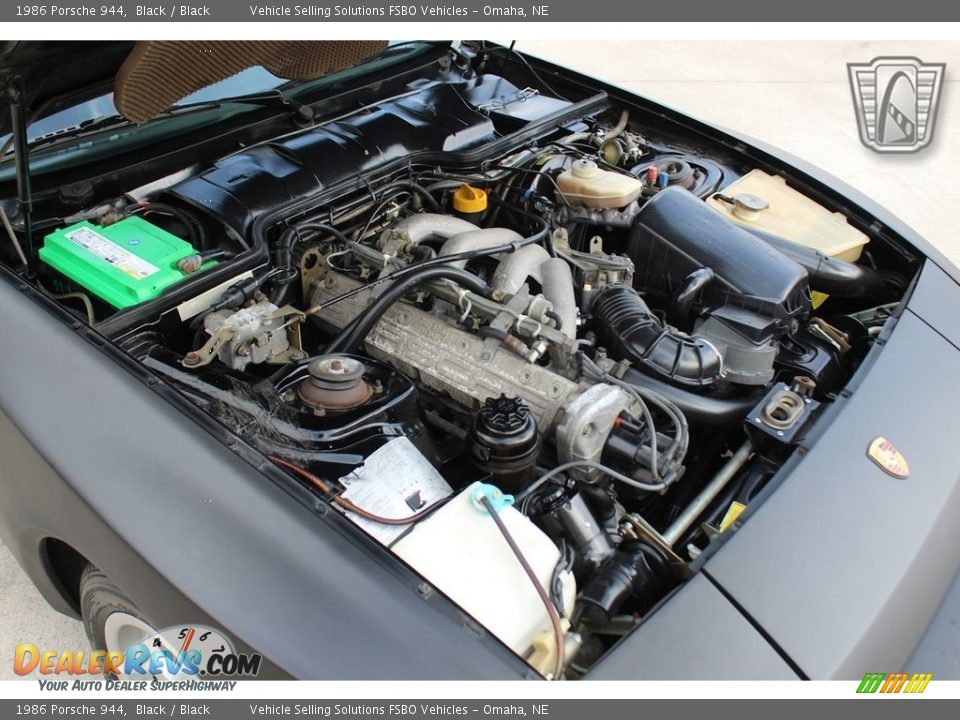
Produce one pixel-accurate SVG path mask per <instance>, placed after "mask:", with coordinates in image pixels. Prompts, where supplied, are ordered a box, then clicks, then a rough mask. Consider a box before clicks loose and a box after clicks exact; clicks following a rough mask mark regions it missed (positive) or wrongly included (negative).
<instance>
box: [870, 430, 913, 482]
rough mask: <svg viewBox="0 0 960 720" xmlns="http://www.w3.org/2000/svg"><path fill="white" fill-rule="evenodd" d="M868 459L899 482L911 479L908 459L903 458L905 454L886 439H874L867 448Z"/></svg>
mask: <svg viewBox="0 0 960 720" xmlns="http://www.w3.org/2000/svg"><path fill="white" fill-rule="evenodd" d="M867 457H868V458H870V459H871V460H873V462H874V463H876V464H877V466H878V467H879V468H880V469H881V470H883V471H884V472H885V473H887V475H890V476H892V477H895V478H897V479H899V480H905V479H906V478H908V477H910V466H909V465H907V459H906V458H905V457H904V456H903V453H902V452H900V451H899V450H897V447H896V446H895V445H894V444H893V443H892V442H890V441H889V440H887V439H886V438H885V437H877V438H874V439H873V441H872V442H871V443H870V445H869V446H868V447H867Z"/></svg>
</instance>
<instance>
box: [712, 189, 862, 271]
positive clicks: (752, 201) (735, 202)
mask: <svg viewBox="0 0 960 720" xmlns="http://www.w3.org/2000/svg"><path fill="white" fill-rule="evenodd" d="M722 195H723V197H725V198H727V200H723V199H721V198H720V197H717V196H716V195H715V196H713V197H711V198H710V199H709V200H707V204H709V205H710V206H712V207H713V208H714V209H716V210H719V211H720V212H721V213H723V214H724V215H726V216H727V217H728V218H729V219H731V220H733V221H734V222H737V223H740V224H741V225H744V226H746V227H752V228H757V229H758V230H764V231H766V232H769V233H773V234H774V235H779V236H780V237H782V238H784V239H785V240H790V241H792V242H795V243H799V244H800V245H806V246H807V247H812V248H815V249H816V250H819V251H820V252H822V253H823V254H824V255H829V256H831V257H835V258H837V259H839V260H846V261H847V262H856V261H857V260H859V259H860V253H861V252H863V246H864V245H866V244H867V242H869V238H868V237H867V236H866V235H864V234H863V233H862V232H860V231H859V230H857V229H856V228H855V227H853V226H851V225H850V224H849V223H848V222H847V220H846V218H845V217H844V216H843V215H841V214H840V213H834V212H830V211H829V210H827V208H825V207H823V205H820V204H819V203H817V202H814V201H813V200H811V199H810V198H808V197H807V196H806V195H803V194H801V193H799V192H797V191H796V190H794V189H793V188H791V187H789V186H788V185H787V182H786V180H784V179H783V178H782V177H778V176H775V175H768V174H767V173H765V172H764V171H763V170H751V171H750V172H749V173H747V174H746V175H744V176H743V177H742V178H740V179H739V180H737V181H736V182H733V183H731V184H730V185H728V186H727V187H726V188H724V189H723V191H722ZM731 201H732V202H731Z"/></svg>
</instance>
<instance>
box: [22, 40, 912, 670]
mask: <svg viewBox="0 0 960 720" xmlns="http://www.w3.org/2000/svg"><path fill="white" fill-rule="evenodd" d="M501 59H502V58H501V57H500V56H498V57H497V62H496V63H494V62H492V61H490V62H489V67H486V66H482V65H481V64H480V63H479V62H474V63H473V65H472V68H473V69H472V70H471V69H468V68H465V67H459V68H458V67H457V66H456V58H455V60H454V65H452V66H451V65H449V64H448V65H447V66H445V67H444V68H443V72H441V73H438V77H437V78H436V79H433V80H423V81H420V82H418V83H411V84H410V85H409V86H408V87H407V88H405V89H404V91H403V92H401V93H397V94H396V95H394V96H392V97H390V98H389V99H386V100H382V101H379V102H376V103H372V104H369V105H365V106H363V107H360V108H358V109H354V110H351V111H350V112H345V113H343V114H341V115H339V116H338V117H336V118H334V119H329V120H323V121H321V122H317V123H316V124H313V125H311V126H308V127H304V128H299V129H295V130H293V131H291V132H288V133H286V134H283V135H281V136H278V137H275V138H271V139H269V140H267V141H263V142H258V143H254V144H251V145H249V146H245V147H242V148H240V149H237V150H236V151H235V152H233V153H231V154H227V155H224V156H221V157H214V158H207V159H205V160H204V161H202V162H198V163H196V164H195V165H193V166H191V167H189V168H184V169H183V170H182V171H179V172H177V173H175V174H172V175H170V176H169V177H166V178H158V179H157V181H156V182H152V183H150V185H149V186H144V187H141V188H139V189H134V188H128V189H126V190H124V192H122V193H118V194H112V195H104V196H99V195H97V196H95V197H91V196H90V195H89V194H88V195H86V196H84V197H83V199H82V201H79V202H80V206H79V207H68V204H67V203H65V202H64V203H62V207H61V208H60V209H59V210H60V211H59V212H56V213H51V214H50V217H49V218H46V224H45V225H41V227H43V234H44V243H43V247H42V248H41V249H40V251H39V263H38V270H37V276H36V279H35V281H34V282H35V286H36V287H37V288H38V289H39V290H40V292H42V293H43V294H44V295H46V296H47V298H48V299H51V300H52V301H54V302H56V303H57V304H59V305H60V306H61V307H62V308H64V309H66V310H68V311H69V312H70V313H71V317H72V318H74V319H75V320H77V321H79V322H82V323H86V324H89V326H90V327H93V328H95V329H96V330H97V331H98V332H99V333H100V334H102V336H104V337H106V338H108V339H109V342H110V343H111V344H112V345H115V346H116V347H118V348H120V349H121V350H122V351H123V352H124V353H125V354H126V355H128V356H130V357H132V358H134V359H135V360H136V361H137V362H138V363H140V364H142V365H143V366H145V367H146V369H147V370H148V371H149V372H151V373H153V374H154V375H155V376H156V377H157V378H159V379H160V381H161V382H163V383H165V384H167V385H168V386H170V387H172V388H175V389H176V390H177V391H178V392H179V393H180V394H181V395H182V396H184V397H186V398H188V399H189V400H190V401H191V402H192V403H193V405H194V407H195V408H196V409H197V411H198V413H197V414H198V416H203V417H204V418H206V419H212V420H214V421H216V422H217V423H218V424H219V425H221V426H223V427H225V428H227V429H228V430H229V431H230V432H231V433H232V434H233V435H234V436H235V437H236V438H238V439H239V440H240V441H241V442H242V443H244V444H245V445H246V446H247V447H249V448H252V449H253V450H254V451H255V452H256V453H258V454H259V455H258V456H259V457H261V458H263V457H265V458H267V459H269V460H270V461H272V462H273V464H274V465H276V466H277V467H279V468H282V469H283V470H284V471H285V472H286V473H288V475H289V477H290V478H291V479H292V480H293V479H295V481H296V482H297V483H300V484H302V485H303V486H305V487H307V488H309V489H310V490H311V492H312V493H313V494H314V495H315V496H316V497H317V498H319V499H320V500H321V501H322V502H324V503H326V504H328V505H330V506H331V507H333V508H334V509H335V510H336V511H337V512H339V513H340V514H342V517H343V518H344V519H345V520H346V521H348V522H346V523H343V527H344V532H353V533H354V534H355V535H356V537H357V538H358V539H359V541H373V542H375V543H376V544H377V546H378V547H379V548H382V549H383V550H385V551H387V552H389V553H391V554H392V555H393V556H394V557H395V558H397V559H398V560H400V561H402V562H403V563H405V564H406V565H407V566H409V567H410V568H412V569H413V570H414V571H415V572H416V573H418V574H419V575H420V576H422V577H423V578H424V580H425V581H426V582H428V583H430V584H431V585H432V586H433V587H434V588H436V589H437V590H438V591H439V592H441V593H443V594H444V595H446V596H447V597H449V598H450V599H451V600H452V601H453V602H454V603H456V604H457V605H458V606H459V607H460V608H462V609H463V610H464V611H465V612H466V613H467V614H469V615H470V616H471V617H472V618H473V619H474V620H476V622H477V623H478V624H479V625H480V626H481V627H483V628H485V629H486V631H487V632H489V633H490V634H491V635H493V636H495V637H496V638H498V639H499V640H500V641H501V642H502V643H503V644H504V645H506V646H507V647H509V648H510V649H511V650H512V651H513V652H515V653H516V654H517V655H519V656H521V657H523V658H524V659H525V660H526V661H527V662H528V663H529V665H530V666H531V667H532V668H533V669H534V670H536V671H537V672H539V673H540V674H542V675H543V676H545V677H548V678H553V679H559V678H567V679H576V678H578V677H580V676H582V675H583V674H585V673H586V672H588V671H589V669H590V667H591V665H593V664H594V663H595V662H596V661H597V660H598V659H599V658H601V657H602V656H603V655H604V654H605V653H606V652H607V651H608V650H609V649H610V648H611V647H612V646H613V644H614V643H615V642H616V641H617V640H618V639H619V638H621V637H622V636H624V635H625V634H627V633H629V632H630V630H631V629H632V628H634V627H636V626H637V625H638V624H639V623H641V622H642V621H643V619H644V618H645V617H647V616H649V614H650V613H651V612H652V611H654V610H655V608H656V606H657V605H658V604H659V603H662V602H663V601H664V600H665V598H668V597H669V595H670V593H671V592H672V591H674V589H675V588H677V587H679V586H680V585H682V583H683V582H684V581H685V580H687V579H689V578H690V577H691V576H692V575H694V574H695V573H696V572H697V571H698V568H699V567H700V565H702V563H703V562H704V560H705V558H706V557H708V556H709V554H710V553H711V552H713V551H714V550H715V548H716V547H717V546H718V545H719V544H720V543H722V542H723V540H724V539H725V538H726V537H728V536H729V535H730V534H732V533H734V532H735V531H736V528H737V527H738V526H739V524H740V523H741V522H743V521H744V518H745V517H746V518H747V519H748V517H749V513H750V512H751V511H752V510H753V509H754V507H755V505H757V504H758V503H759V502H760V500H761V499H762V497H763V493H764V492H765V491H770V490H771V489H772V487H773V485H774V484H775V483H774V482H773V479H774V478H775V476H776V475H777V472H778V470H779V469H780V468H781V467H782V466H783V465H784V463H785V462H786V461H787V460H788V459H789V458H790V457H791V455H792V454H793V453H794V452H795V451H796V450H797V448H798V447H799V446H801V445H802V443H803V442H804V440H805V438H809V437H811V436H812V434H813V433H814V432H815V428H816V426H817V420H818V418H819V416H820V415H821V413H822V412H823V410H824V408H825V407H827V406H829V405H830V403H831V402H833V401H834V400H835V399H836V398H837V397H838V396H839V395H840V394H841V393H844V392H846V389H845V388H846V387H847V385H848V383H849V381H850V379H851V378H852V377H853V376H854V374H855V373H856V371H857V369H858V368H859V367H860V366H861V364H862V363H863V362H864V359H865V358H866V357H867V355H868V353H869V352H871V350H873V349H874V348H875V347H876V341H877V338H878V336H879V335H880V333H881V331H882V329H883V327H884V325H885V323H886V322H887V320H888V319H889V318H890V317H891V315H892V314H893V313H894V312H895V310H896V308H897V307H898V306H899V304H900V303H901V302H903V300H904V298H905V297H906V295H907V294H908V288H909V286H910V283H911V282H912V280H913V279H914V276H915V274H916V271H917V268H918V257H917V256H916V255H914V254H912V253H911V251H909V250H908V249H907V248H904V247H900V246H898V245H897V244H896V243H894V242H891V241H889V239H887V238H885V237H883V236H882V233H881V232H880V231H879V230H878V229H877V228H875V227H873V228H871V226H870V225H869V224H868V223H865V222H864V221H863V219H862V218H859V217H857V216H856V215H855V214H854V213H852V212H849V211H847V210H846V209H845V208H842V207H837V206H836V205H835V204H832V203H831V200H830V199H829V198H827V197H825V196H823V195H822V194H818V193H815V192H813V191H811V190H809V189H804V186H803V184H802V183H800V182H797V181H795V180H794V179H793V178H790V177H784V176H783V175H782V174H778V172H777V170H776V168H775V167H773V166H771V165H769V164H764V163H763V162H762V160H761V159H758V158H757V157H753V158H751V157H749V156H748V155H747V154H745V153H744V151H743V148H742V147H740V148H738V147H735V146H734V145H733V144H724V143H721V142H718V141H716V140H711V139H709V138H707V137H706V136H705V135H699V134H697V133H696V132H694V131H693V130H691V129H690V128H681V127H674V126H671V125H670V123H669V122H668V121H665V120H663V118H658V115H657V113H656V112H653V111H649V110H646V109H643V108H638V107H632V106H630V105H629V104H627V103H625V102H621V101H619V100H617V99H616V98H613V97H610V96H608V95H607V94H606V93H600V94H593V95H591V94H589V93H588V92H587V91H586V90H585V89H584V90H583V91H582V92H581V93H580V94H579V95H577V93H576V88H575V87H574V84H572V83H571V84H570V85H569V87H566V86H565V87H564V89H565V92H566V94H568V95H570V96H576V97H577V98H578V99H576V100H569V99H566V98H565V97H564V96H561V95H560V94H559V93H557V92H556V91H555V90H554V89H553V88H552V87H551V86H550V85H548V84H546V83H545V82H543V81H542V78H539V76H535V77H531V75H530V74H529V72H528V71H527V68H526V67H525V66H524V65H523V64H521V63H519V62H516V61H512V62H510V63H507V62H505V61H504V62H503V63H501V62H500V60H501ZM95 195H96V193H95ZM62 196H63V194H62V193H61V199H62ZM5 207H7V211H6V212H7V215H9V216H10V218H11V221H12V223H11V227H10V232H11V233H14V232H18V231H19V229H20V226H18V225H17V217H16V211H15V209H14V208H13V207H12V206H7V205H5ZM67 210H69V212H67ZM11 264H13V261H12V260H11ZM745 513H746V514H745ZM357 529H359V530H360V531H362V533H356V532H355V531H356V530H357Z"/></svg>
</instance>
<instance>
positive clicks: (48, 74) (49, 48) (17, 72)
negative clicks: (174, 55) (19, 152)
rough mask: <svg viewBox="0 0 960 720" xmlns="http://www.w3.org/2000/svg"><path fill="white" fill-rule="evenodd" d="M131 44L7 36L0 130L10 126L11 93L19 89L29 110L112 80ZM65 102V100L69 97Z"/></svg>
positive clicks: (1, 52) (0, 57) (0, 74)
mask: <svg viewBox="0 0 960 720" xmlns="http://www.w3.org/2000/svg"><path fill="white" fill-rule="evenodd" d="M134 45H135V43H133V42H115V41H103V42H99V41H90V42H87V41H83V42H70V41H25V42H17V41H5V42H2V43H0V88H2V89H3V91H4V92H3V94H2V96H0V133H6V132H9V130H10V113H9V103H10V92H11V91H16V90H19V91H22V92H23V99H24V104H25V105H26V108H27V112H36V111H37V110H38V109H43V107H44V106H45V105H46V107H47V109H48V111H50V112H52V111H54V110H56V109H57V106H58V105H59V104H60V101H61V100H62V101H63V102H64V103H67V104H69V103H72V102H75V98H76V96H77V95H79V94H82V93H83V92H84V91H87V90H89V89H91V88H96V87H103V86H104V85H108V84H110V83H112V82H113V78H114V76H115V75H116V74H117V70H119V69H120V66H121V65H122V64H123V61H124V60H125V59H126V58H127V56H128V55H129V54H130V51H131V50H132V49H133V47H134ZM68 101H69V102H68Z"/></svg>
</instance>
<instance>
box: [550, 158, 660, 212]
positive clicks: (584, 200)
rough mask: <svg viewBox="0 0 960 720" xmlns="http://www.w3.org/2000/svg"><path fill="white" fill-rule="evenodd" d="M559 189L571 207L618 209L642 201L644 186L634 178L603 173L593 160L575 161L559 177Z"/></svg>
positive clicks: (607, 171)
mask: <svg viewBox="0 0 960 720" xmlns="http://www.w3.org/2000/svg"><path fill="white" fill-rule="evenodd" d="M557 187H558V188H559V189H560V192H562V193H563V194H564V196H565V197H566V198H567V200H568V201H570V202H571V203H581V204H583V205H586V206H587V207H591V208H603V209H614V208H622V207H624V206H625V205H629V204H630V203H632V202H633V201H634V200H636V199H637V198H638V197H640V193H641V191H642V190H643V183H641V182H640V180H639V179H638V178H635V177H632V176H630V175H624V174H622V173H617V172H610V171H609V170H601V169H600V168H599V167H598V166H597V164H596V163H595V162H593V160H575V161H574V163H573V166H572V167H571V168H570V169H569V170H564V171H563V172H562V173H560V175H559V176H558V177H557Z"/></svg>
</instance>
